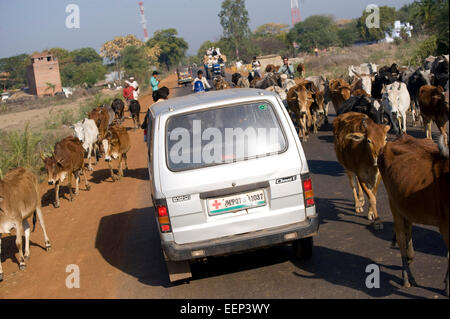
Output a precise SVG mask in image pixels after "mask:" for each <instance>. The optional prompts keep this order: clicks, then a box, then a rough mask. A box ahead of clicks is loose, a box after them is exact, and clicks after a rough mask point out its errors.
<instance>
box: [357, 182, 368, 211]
mask: <svg viewBox="0 0 450 319" xmlns="http://www.w3.org/2000/svg"><path fill="white" fill-rule="evenodd" d="M355 179H356V183H357V185H358V200H359V203H360V205H361V208H362V209H363V210H364V204H365V203H366V200H365V199H364V191H363V189H362V187H361V183H360V182H359V178H358V177H357V176H355ZM361 213H362V212H361Z"/></svg>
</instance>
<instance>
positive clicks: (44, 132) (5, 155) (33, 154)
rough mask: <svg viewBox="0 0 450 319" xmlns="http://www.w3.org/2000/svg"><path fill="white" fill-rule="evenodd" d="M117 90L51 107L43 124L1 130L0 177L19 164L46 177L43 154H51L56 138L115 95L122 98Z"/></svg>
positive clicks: (41, 177)
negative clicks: (75, 103)
mask: <svg viewBox="0 0 450 319" xmlns="http://www.w3.org/2000/svg"><path fill="white" fill-rule="evenodd" d="M120 95H121V94H120V93H118V94H116V95H115V96H105V95H102V94H97V95H95V96H94V97H93V98H91V99H89V100H87V101H85V102H84V103H83V104H80V106H79V107H78V110H76V109H74V110H61V111H58V112H55V111H54V110H53V109H51V110H50V112H49V116H48V118H47V119H46V121H45V122H44V124H43V126H42V127H40V128H36V129H33V130H32V129H30V126H29V123H26V124H25V127H24V129H23V130H17V131H12V132H3V131H0V150H1V152H0V179H2V178H3V177H4V175H5V174H6V172H8V171H9V170H11V169H13V168H16V167H27V168H29V169H31V170H32V171H33V172H34V173H35V174H36V175H37V176H38V178H39V180H40V181H42V179H43V174H44V171H43V166H44V165H43V162H42V160H41V158H40V154H41V153H42V154H44V155H45V156H50V155H51V154H52V153H53V148H54V145H55V143H56V142H57V141H59V140H61V139H62V138H64V137H66V136H69V135H71V134H72V130H71V128H70V126H71V125H72V124H74V123H76V122H77V121H79V120H81V119H83V118H85V117H86V116H87V112H90V111H92V110H93V109H94V108H96V107H97V106H101V105H103V104H106V105H111V102H112V101H113V100H114V99H115V98H121V96H120Z"/></svg>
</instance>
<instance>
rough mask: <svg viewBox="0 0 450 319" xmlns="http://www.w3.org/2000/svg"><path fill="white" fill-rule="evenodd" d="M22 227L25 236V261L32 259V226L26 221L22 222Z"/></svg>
mask: <svg viewBox="0 0 450 319" xmlns="http://www.w3.org/2000/svg"><path fill="white" fill-rule="evenodd" d="M22 226H23V230H24V234H25V255H24V257H25V260H28V259H29V258H30V231H31V229H30V224H29V223H28V221H27V220H26V219H24V220H23V221H22Z"/></svg>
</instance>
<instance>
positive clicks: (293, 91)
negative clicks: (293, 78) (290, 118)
mask: <svg viewBox="0 0 450 319" xmlns="http://www.w3.org/2000/svg"><path fill="white" fill-rule="evenodd" d="M286 100H287V103H288V108H289V110H290V111H291V112H292V113H293V114H294V118H295V120H296V121H298V126H299V133H298V134H299V137H300V139H301V140H303V141H306V140H307V139H308V133H309V126H310V125H309V124H310V122H311V111H310V108H311V104H312V103H313V102H314V99H313V96H312V93H311V91H309V90H308V89H307V88H306V87H305V85H304V84H298V85H296V86H294V87H292V88H290V89H289V91H288V93H287V98H286Z"/></svg>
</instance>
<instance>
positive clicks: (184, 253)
mask: <svg viewBox="0 0 450 319" xmlns="http://www.w3.org/2000/svg"><path fill="white" fill-rule="evenodd" d="M318 230H319V216H318V215H314V216H309V217H308V218H307V219H306V220H305V221H303V222H300V223H296V224H290V225H287V226H282V227H276V228H270V229H264V230H260V231H255V232H251V233H245V234H240V235H235V236H230V237H225V238H219V239H215V240H208V241H202V242H196V243H192V244H183V245H179V244H176V243H174V242H173V241H170V242H164V241H162V242H161V246H162V248H163V250H164V252H165V255H166V258H167V259H168V260H170V261H182V260H191V259H196V258H203V257H208V256H221V255H228V254H231V253H236V252H242V251H246V250H251V249H257V248H262V247H267V246H273V245H278V244H283V243H288V242H292V241H293V240H296V239H300V238H305V237H310V236H314V235H317V232H318ZM286 235H288V237H287V238H286V237H285V236H286ZM193 252H195V253H196V254H195V255H193Z"/></svg>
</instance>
